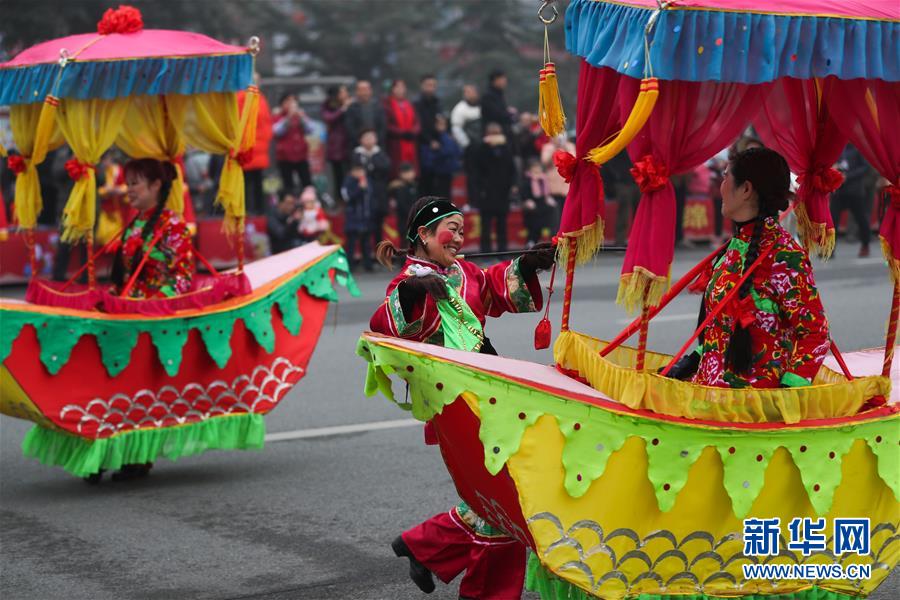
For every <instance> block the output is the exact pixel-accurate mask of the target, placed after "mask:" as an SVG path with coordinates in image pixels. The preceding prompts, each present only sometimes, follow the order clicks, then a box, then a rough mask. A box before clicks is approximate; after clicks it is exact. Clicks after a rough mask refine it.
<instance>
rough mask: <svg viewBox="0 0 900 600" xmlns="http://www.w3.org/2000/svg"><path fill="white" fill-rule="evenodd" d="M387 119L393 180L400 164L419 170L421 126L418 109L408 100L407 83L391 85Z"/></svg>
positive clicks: (387, 102) (388, 146) (388, 149)
mask: <svg viewBox="0 0 900 600" xmlns="http://www.w3.org/2000/svg"><path fill="white" fill-rule="evenodd" d="M384 112H385V115H386V117H387V119H386V120H387V151H388V156H390V157H391V175H390V176H391V179H393V178H394V177H396V176H397V167H398V166H399V165H400V163H404V162H406V163H410V164H412V165H413V166H414V167H415V168H416V170H417V171H418V168H419V146H418V142H417V139H418V137H419V131H420V130H421V125H420V123H419V117H418V116H416V107H415V106H413V104H412V102H410V101H409V100H407V98H406V82H404V81H403V80H402V79H395V80H394V82H393V83H391V95H390V96H388V97H387V99H386V100H385V101H384Z"/></svg>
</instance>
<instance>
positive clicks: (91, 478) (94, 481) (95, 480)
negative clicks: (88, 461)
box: [83, 469, 106, 485]
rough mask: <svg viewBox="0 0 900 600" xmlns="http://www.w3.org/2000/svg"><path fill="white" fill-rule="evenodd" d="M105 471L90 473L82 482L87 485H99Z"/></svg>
mask: <svg viewBox="0 0 900 600" xmlns="http://www.w3.org/2000/svg"><path fill="white" fill-rule="evenodd" d="M105 471H106V469H100V470H99V471H97V472H96V473H91V474H90V475H88V476H87V477H84V478H83V479H84V482H85V483H86V484H88V485H99V483H100V481H101V480H102V479H103V473H104V472H105Z"/></svg>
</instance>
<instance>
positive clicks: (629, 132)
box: [587, 77, 659, 165]
mask: <svg viewBox="0 0 900 600" xmlns="http://www.w3.org/2000/svg"><path fill="white" fill-rule="evenodd" d="M657 98H659V80H658V79H656V78H655V77H651V78H648V79H642V80H641V88H640V91H639V93H638V96H637V99H636V100H635V102H634V106H633V107H632V108H631V114H629V115H628V119H626V120H625V125H623V126H622V129H621V130H620V131H619V133H618V134H617V135H616V137H615V138H613V139H612V140H611V141H610V142H608V143H606V144H604V145H602V146H597V147H596V148H594V149H593V150H591V151H590V152H588V154H587V157H588V160H590V161H591V162H593V163H595V164H598V165H602V164H603V163H605V162H607V161H608V160H610V159H611V158H612V157H614V156H615V155H617V154H618V153H619V152H621V151H622V150H624V149H625V146H627V145H628V144H629V143H630V142H631V140H633V139H634V137H635V136H636V135H637V134H638V133H640V131H641V129H643V127H644V125H645V124H646V123H647V119H649V118H650V114H651V113H652V112H653V107H654V106H656V100H657Z"/></svg>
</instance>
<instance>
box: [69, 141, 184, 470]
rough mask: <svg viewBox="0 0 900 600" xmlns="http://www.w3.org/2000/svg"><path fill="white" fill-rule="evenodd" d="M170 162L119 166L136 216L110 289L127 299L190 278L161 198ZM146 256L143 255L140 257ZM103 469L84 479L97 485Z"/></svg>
mask: <svg viewBox="0 0 900 600" xmlns="http://www.w3.org/2000/svg"><path fill="white" fill-rule="evenodd" d="M175 177H176V174H175V166H174V165H172V163H170V162H165V161H159V160H155V159H153V158H141V159H138V160H132V161H129V162H128V163H127V164H126V165H125V181H126V183H127V185H128V200H129V202H130V204H131V206H132V207H133V208H134V209H135V210H137V215H135V217H134V218H133V219H132V220H131V222H130V223H129V224H128V225H127V226H126V227H125V229H124V230H123V231H122V237H121V239H120V241H119V247H118V250H117V251H116V256H115V259H114V261H113V268H112V282H113V284H114V287H115V293H117V294H121V293H123V292H124V291H125V290H127V291H128V293H127V296H128V297H130V298H144V299H148V298H169V297H172V296H176V295H178V294H183V293H185V292H188V291H190V289H191V281H192V279H193V261H192V260H191V236H190V232H189V231H188V228H187V225H186V224H185V222H184V221H183V220H182V219H181V217H180V216H178V214H177V213H175V212H174V211H173V210H171V209H169V208H166V198H168V197H169V192H170V190H171V188H172V182H173V181H174V180H175ZM145 256H146V257H145ZM151 468H153V463H149V462H148V463H141V464H126V465H122V468H121V470H119V471H116V472H115V473H113V476H112V478H113V480H125V479H134V478H138V477H145V476H146V475H147V474H148V473H149V472H150V469H151ZM102 477H103V471H102V470H101V471H100V472H99V473H96V474H94V475H91V476H89V477H86V478H85V480H86V481H87V482H88V483H98V482H99V481H100V479H101V478H102Z"/></svg>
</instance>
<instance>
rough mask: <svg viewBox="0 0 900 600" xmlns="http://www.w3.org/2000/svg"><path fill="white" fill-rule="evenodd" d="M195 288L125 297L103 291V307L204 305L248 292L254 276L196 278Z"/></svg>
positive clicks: (130, 310) (160, 311)
mask: <svg viewBox="0 0 900 600" xmlns="http://www.w3.org/2000/svg"><path fill="white" fill-rule="evenodd" d="M193 289H194V290H195V291H192V292H189V293H187V294H183V295H181V296H173V297H171V298H122V297H121V296H118V295H115V294H112V293H110V292H106V291H104V292H102V294H103V295H102V298H101V300H100V309H101V310H103V311H104V312H107V313H110V314H142V315H148V316H157V317H158V316H165V315H171V314H174V313H175V312H176V311H179V310H191V309H198V308H204V307H206V306H211V305H213V304H218V303H219V302H222V301H223V300H227V299H228V298H235V297H237V296H246V295H247V294H249V293H250V292H252V291H253V288H252V287H251V286H250V280H248V279H247V276H246V275H244V274H243V273H228V274H224V275H219V276H217V277H207V278H198V279H195V280H194V286H193Z"/></svg>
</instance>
